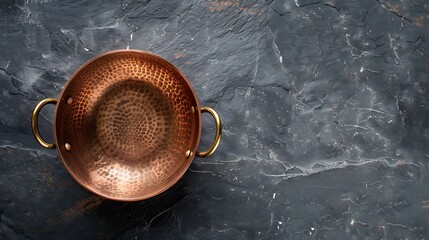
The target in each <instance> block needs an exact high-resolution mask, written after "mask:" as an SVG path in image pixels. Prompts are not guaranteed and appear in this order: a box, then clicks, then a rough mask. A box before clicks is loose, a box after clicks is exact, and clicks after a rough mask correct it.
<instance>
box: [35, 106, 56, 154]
mask: <svg viewBox="0 0 429 240" xmlns="http://www.w3.org/2000/svg"><path fill="white" fill-rule="evenodd" d="M56 103H57V99H55V98H46V99H43V100H42V101H40V102H39V103H38V104H37V105H36V107H35V108H34V110H33V114H32V115H31V130H33V135H34V138H35V139H36V141H37V142H38V143H39V144H40V145H42V146H43V147H45V148H55V145H54V144H53V143H48V142H46V141H45V140H43V138H42V137H41V136H40V132H39V113H40V110H42V108H43V106H45V105H46V104H56Z"/></svg>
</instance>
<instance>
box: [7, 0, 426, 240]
mask: <svg viewBox="0 0 429 240" xmlns="http://www.w3.org/2000/svg"><path fill="white" fill-rule="evenodd" d="M428 32H429V3H428V2H427V1H425V0H418V1H417V0H416V1H413V0H274V1H263V0H261V1H248V0H246V1H219V2H218V1H204V0H199V1H198V0H197V1H191V0H182V1H161V0H152V1H149V0H146V1H141V0H140V1H134V0H133V1H132V0H122V1H120V0H110V1H103V0H97V1H92V0H80V1H71V0H69V1H60V0H16V1H13V0H2V1H1V2H0V33H1V35H0V239H73V240H74V239H429V165H428V160H429V150H428V148H429V145H428V144H429V130H428V127H429V121H428V119H429V89H428V88H429V80H428V77H429V61H428V53H427V51H426V49H427V48H429V42H428V40H427V39H426V38H427V37H428ZM127 47H129V48H136V49H142V50H147V51H152V52H154V53H156V54H159V55H161V56H163V57H165V58H166V59H168V60H170V61H171V62H173V63H174V64H175V65H176V66H178V67H179V68H180V69H181V70H182V72H183V73H184V74H185V75H186V76H187V77H188V78H189V80H190V81H191V82H192V84H193V86H194V88H195V90H196V92H197V95H198V96H199V98H200V101H201V102H202V105H208V106H212V107H214V108H215V109H216V110H218V111H219V113H220V114H221V116H222V117H223V123H224V132H223V133H224V135H223V139H222V143H221V145H220V147H219V149H218V151H217V152H216V153H215V154H214V156H213V157H211V158H208V159H198V158H196V159H195V160H194V162H193V164H192V165H191V167H190V169H189V171H188V172H187V173H186V174H185V176H184V177H183V178H182V180H181V181H180V182H179V183H178V184H177V185H175V186H174V187H173V188H171V189H170V190H168V191H167V192H165V193H163V194H162V195H160V196H157V197H155V198H152V199H149V200H147V201H141V202H133V203H122V202H114V201H108V200H104V199H101V198H99V197H97V196H95V195H93V194H91V193H89V192H88V191H86V190H84V189H83V188H81V187H80V186H79V185H78V184H77V183H75V182H74V181H73V180H72V178H71V177H70V176H69V175H68V173H67V172H66V170H65V169H64V168H63V166H62V163H61V162H60V160H59V159H58V155H57V152H56V151H55V150H44V149H43V148H42V147H41V146H39V145H38V144H37V143H36V142H35V140H34V139H33V136H32V134H31V128H30V113H31V111H32V109H33V108H34V106H35V105H36V103H37V101H39V100H41V99H43V98H45V97H56V96H58V94H59V93H60V91H61V89H62V87H63V86H64V84H65V83H66V81H67V79H68V77H69V76H70V75H71V74H72V73H73V72H74V71H75V70H76V69H77V68H78V66H80V65H81V64H83V63H84V62H85V61H87V60H88V59H90V58H91V57H94V56H96V55H97V54H99V53H102V52H105V51H108V50H113V49H121V48H127ZM52 109H53V108H52V107H48V108H46V109H44V110H43V111H42V113H43V118H42V119H41V123H40V127H41V129H42V133H43V134H44V135H45V136H50V139H52V133H51V131H52V123H51V122H52V119H53V111H52ZM213 131H214V127H213V123H212V120H211V119H210V118H209V117H205V118H204V131H203V139H202V143H201V147H204V146H208V144H209V143H210V141H211V139H212V137H213Z"/></svg>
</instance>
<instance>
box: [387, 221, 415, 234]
mask: <svg viewBox="0 0 429 240" xmlns="http://www.w3.org/2000/svg"><path fill="white" fill-rule="evenodd" d="M387 225H388V226H391V227H401V228H405V229H408V230H409V231H412V232H413V231H414V230H415V228H411V227H408V226H405V225H403V224H400V223H389V222H388V223H387Z"/></svg>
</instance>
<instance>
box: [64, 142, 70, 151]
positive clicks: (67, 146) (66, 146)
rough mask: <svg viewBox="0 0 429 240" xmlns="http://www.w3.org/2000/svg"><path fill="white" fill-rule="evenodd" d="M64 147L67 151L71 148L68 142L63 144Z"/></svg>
mask: <svg viewBox="0 0 429 240" xmlns="http://www.w3.org/2000/svg"><path fill="white" fill-rule="evenodd" d="M64 147H65V148H66V150H67V151H69V152H70V150H71V145H70V144H69V143H66V144H64Z"/></svg>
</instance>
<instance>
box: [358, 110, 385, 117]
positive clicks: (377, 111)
mask: <svg viewBox="0 0 429 240" xmlns="http://www.w3.org/2000/svg"><path fill="white" fill-rule="evenodd" d="M357 109H358V110H365V111H370V112H375V113H380V114H385V115H389V116H392V117H393V116H394V115H393V114H390V113H388V112H384V111H380V110H377V109H374V108H357Z"/></svg>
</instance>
